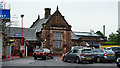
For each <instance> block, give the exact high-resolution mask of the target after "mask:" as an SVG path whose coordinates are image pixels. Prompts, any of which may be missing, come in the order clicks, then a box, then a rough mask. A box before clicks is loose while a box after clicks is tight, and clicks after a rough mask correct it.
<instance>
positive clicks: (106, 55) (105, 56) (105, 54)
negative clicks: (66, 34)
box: [92, 49, 116, 62]
mask: <svg viewBox="0 0 120 68" xmlns="http://www.w3.org/2000/svg"><path fill="white" fill-rule="evenodd" d="M92 51H93V55H94V60H95V61H96V62H102V61H110V62H114V61H115V58H116V56H115V53H114V52H113V51H112V50H105V49H93V50H92Z"/></svg>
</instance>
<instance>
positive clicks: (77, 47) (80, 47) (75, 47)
mask: <svg viewBox="0 0 120 68" xmlns="http://www.w3.org/2000/svg"><path fill="white" fill-rule="evenodd" d="M83 48H84V49H85V48H90V47H83V46H72V47H71V50H74V49H83Z"/></svg>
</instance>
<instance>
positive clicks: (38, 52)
mask: <svg viewBox="0 0 120 68" xmlns="http://www.w3.org/2000/svg"><path fill="white" fill-rule="evenodd" d="M33 57H34V59H35V60H37V58H42V59H44V60H46V59H47V58H48V57H50V58H51V59H53V53H52V52H51V51H50V50H49V49H46V48H44V49H35V50H34V52H33Z"/></svg>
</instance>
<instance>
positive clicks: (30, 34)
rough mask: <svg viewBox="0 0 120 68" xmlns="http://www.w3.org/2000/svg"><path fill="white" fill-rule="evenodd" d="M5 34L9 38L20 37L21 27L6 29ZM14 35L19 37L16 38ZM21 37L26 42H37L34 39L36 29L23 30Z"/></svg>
mask: <svg viewBox="0 0 120 68" xmlns="http://www.w3.org/2000/svg"><path fill="white" fill-rule="evenodd" d="M7 34H8V36H9V37H21V27H9V28H8V29H7ZM16 34H20V35H18V36H17V35H16ZM23 37H24V38H25V39H26V40H31V41H35V40H38V39H37V37H36V29H34V28H23Z"/></svg>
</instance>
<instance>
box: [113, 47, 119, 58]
mask: <svg viewBox="0 0 120 68" xmlns="http://www.w3.org/2000/svg"><path fill="white" fill-rule="evenodd" d="M111 50H112V51H114V52H115V55H116V58H118V57H120V47H111Z"/></svg>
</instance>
